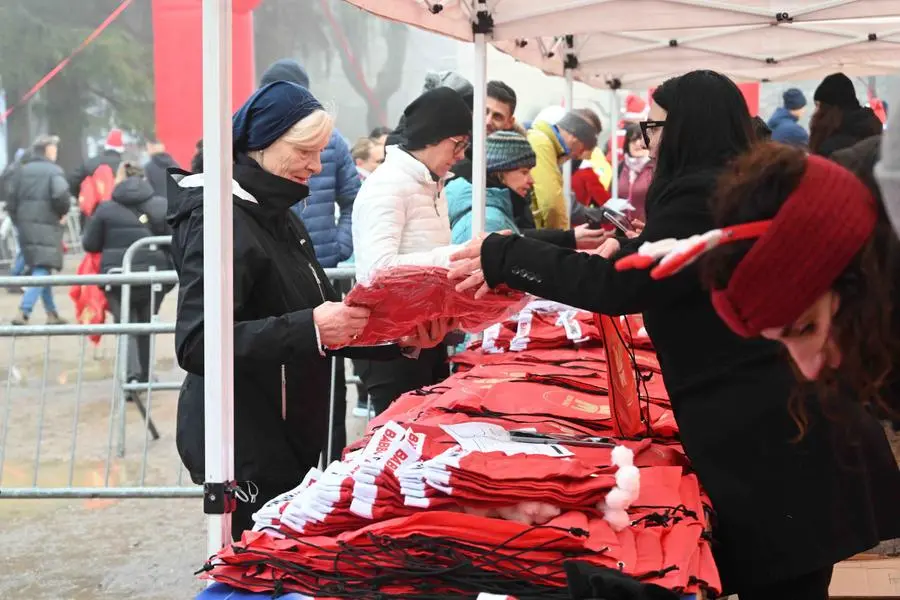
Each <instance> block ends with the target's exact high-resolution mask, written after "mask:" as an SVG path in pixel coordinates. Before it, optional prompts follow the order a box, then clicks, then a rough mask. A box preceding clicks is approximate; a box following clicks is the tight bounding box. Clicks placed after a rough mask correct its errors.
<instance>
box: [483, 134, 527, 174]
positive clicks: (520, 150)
mask: <svg viewBox="0 0 900 600" xmlns="http://www.w3.org/2000/svg"><path fill="white" fill-rule="evenodd" d="M485 150H486V153H487V172H488V173H498V172H501V171H514V170H515V169H522V168H527V169H533V168H534V166H535V165H536V164H537V157H536V156H535V154H534V150H532V149H531V144H529V143H528V140H527V139H526V138H525V137H524V136H523V135H521V134H519V133H516V132H515V131H495V132H494V133H492V134H491V135H489V136H488V137H487V144H486V145H485Z"/></svg>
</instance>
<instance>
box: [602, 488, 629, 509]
mask: <svg viewBox="0 0 900 600" xmlns="http://www.w3.org/2000/svg"><path fill="white" fill-rule="evenodd" d="M632 500H633V498H632V496H631V494H630V493H629V492H626V491H625V490H623V489H621V488H617V487H615V488H613V489H611V490H610V491H609V493H608V494H606V506H608V507H609V508H610V509H611V510H624V509H626V508H628V507H629V506H630V505H631V501H632Z"/></svg>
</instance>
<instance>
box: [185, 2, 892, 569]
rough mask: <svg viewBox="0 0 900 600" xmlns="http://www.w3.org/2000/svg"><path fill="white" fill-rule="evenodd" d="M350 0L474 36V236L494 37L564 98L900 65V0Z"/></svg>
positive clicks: (225, 383)
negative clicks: (559, 82) (682, 76)
mask: <svg viewBox="0 0 900 600" xmlns="http://www.w3.org/2000/svg"><path fill="white" fill-rule="evenodd" d="M346 1H347V2H350V3H351V4H354V5H355V6H357V7H359V8H361V9H364V10H367V11H369V12H371V13H374V14H376V15H379V16H381V17H384V18H388V19H391V20H394V21H399V22H403V23H408V24H410V25H414V26H416V27H419V28H422V29H426V30H430V31H434V32H437V33H440V34H443V35H447V36H451V37H454V38H456V39H459V40H463V41H470V42H474V47H475V53H476V68H475V73H474V81H473V85H474V87H475V92H476V93H475V100H474V123H473V137H474V154H473V162H474V165H473V178H474V181H473V187H474V189H475V197H474V198H473V204H474V210H473V223H472V229H473V232H478V231H481V230H483V227H484V193H485V179H484V178H485V169H484V164H485V154H484V137H485V131H484V124H483V115H484V106H485V88H486V54H487V52H486V50H487V48H486V44H487V43H488V42H491V43H494V44H495V45H497V46H498V47H499V48H501V49H503V50H504V51H506V52H509V53H510V54H512V55H513V56H515V57H517V58H519V59H520V60H522V61H524V62H527V63H529V64H532V65H534V66H537V67H539V68H541V69H543V70H545V71H546V72H548V73H553V74H562V75H565V76H566V80H567V83H568V84H569V85H568V86H567V93H566V98H567V105H568V106H571V99H572V92H571V82H572V81H573V79H575V78H578V79H580V80H582V81H585V82H586V83H589V84H593V85H596V86H598V87H599V86H601V85H606V83H607V81H615V80H616V79H618V81H620V82H621V84H622V85H623V86H624V87H638V88H640V87H646V86H648V85H651V84H653V83H657V82H658V81H660V80H661V79H664V78H666V77H668V76H670V75H672V74H676V73H681V72H684V71H686V70H690V69H692V68H715V69H718V70H721V71H723V72H726V73H728V74H729V75H731V76H733V77H735V78H736V79H742V80H763V79H772V80H774V79H800V78H810V77H818V76H820V75H822V74H825V73H827V72H831V71H833V70H837V69H839V68H840V69H842V70H844V71H845V72H848V73H850V74H854V75H868V74H876V73H885V72H889V71H893V70H895V69H897V68H898V67H900V57H894V56H892V55H893V50H894V45H895V44H897V43H900V19H898V17H900V0H781V1H776V0H729V1H724V0H346ZM231 12H232V0H203V108H204V110H203V140H204V170H205V173H206V184H205V193H204V207H203V210H204V218H205V226H204V298H205V306H204V312H205V315H204V316H205V321H206V326H205V341H204V361H205V377H204V382H205V429H206V439H205V449H206V484H205V485H204V505H205V510H206V512H207V513H209V514H210V523H209V536H208V550H209V554H213V553H215V552H217V551H218V550H219V548H221V546H222V544H223V542H225V541H226V540H228V539H229V536H230V515H229V514H228V513H227V511H225V510H224V509H223V504H222V502H223V500H224V498H225V497H226V495H227V494H228V492H227V490H226V487H227V484H228V483H229V482H230V481H231V480H232V479H233V478H234V443H233V442H234V431H233V415H234V406H233V403H234V396H233V394H234V390H233V382H234V372H233V368H234V347H233V316H232V315H233V306H232V305H233V302H232V294H233V286H232V280H231V279H232V264H233V256H232V219H231V212H232V211H231V202H230V196H231V177H232V144H231V131H230V116H231V36H232V33H231V32H232V29H231ZM884 18H888V19H884ZM892 18H893V19H892ZM895 19H896V20H895ZM873 27H877V29H873ZM873 33H874V39H873V38H872V36H871V34H873ZM671 40H676V42H677V43H675V44H672V43H671ZM769 59H772V60H769Z"/></svg>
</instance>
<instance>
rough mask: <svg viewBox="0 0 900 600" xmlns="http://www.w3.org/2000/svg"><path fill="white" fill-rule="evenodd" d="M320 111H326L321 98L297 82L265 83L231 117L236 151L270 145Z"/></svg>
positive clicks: (245, 150) (257, 148)
mask: <svg viewBox="0 0 900 600" xmlns="http://www.w3.org/2000/svg"><path fill="white" fill-rule="evenodd" d="M317 110H322V105H321V104H319V101H318V100H316V98H315V96H313V95H312V94H311V93H310V92H309V90H307V89H306V88H304V87H300V86H299V85H297V84H296V83H290V82H288V81H275V82H273V83H270V84H268V85H265V86H263V87H261V88H259V89H258V90H256V92H254V94H253V95H252V96H250V98H249V99H248V100H247V101H246V102H245V103H244V105H243V106H242V107H241V108H240V109H239V110H238V111H237V112H236V113H234V116H233V117H232V118H231V135H232V141H233V144H234V151H235V152H249V151H250V150H261V149H263V148H268V147H269V146H270V145H272V142H274V141H275V140H277V139H278V138H280V137H281V136H282V135H284V134H285V133H286V132H287V131H288V130H289V129H290V128H291V127H293V126H294V125H295V124H296V123H297V122H298V121H302V120H303V119H305V118H306V117H308V116H309V115H311V114H312V113H314V112H315V111H317Z"/></svg>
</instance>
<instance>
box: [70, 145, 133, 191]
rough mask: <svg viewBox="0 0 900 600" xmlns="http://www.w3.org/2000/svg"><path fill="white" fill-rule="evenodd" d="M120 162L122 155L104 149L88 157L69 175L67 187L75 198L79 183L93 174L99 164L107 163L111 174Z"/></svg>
mask: <svg viewBox="0 0 900 600" xmlns="http://www.w3.org/2000/svg"><path fill="white" fill-rule="evenodd" d="M121 162H122V155H121V154H120V153H118V152H116V151H115V150H104V151H103V152H101V153H100V154H98V155H97V156H95V157H93V158H90V159H88V161H87V162H86V163H84V165H83V166H81V167H78V168H77V169H75V171H74V172H73V173H72V175H71V176H70V177H69V189H70V190H71V192H72V195H73V196H75V197H76V198H77V197H78V194H79V193H81V183H82V182H83V181H84V180H85V179H86V178H88V177H90V176H91V175H93V174H94V171H96V170H97V167H99V166H100V165H109V168H110V169H112V172H113V175H115V174H116V171H118V170H119V163H121Z"/></svg>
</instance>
